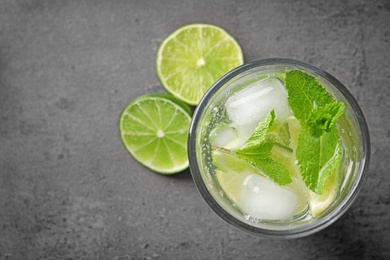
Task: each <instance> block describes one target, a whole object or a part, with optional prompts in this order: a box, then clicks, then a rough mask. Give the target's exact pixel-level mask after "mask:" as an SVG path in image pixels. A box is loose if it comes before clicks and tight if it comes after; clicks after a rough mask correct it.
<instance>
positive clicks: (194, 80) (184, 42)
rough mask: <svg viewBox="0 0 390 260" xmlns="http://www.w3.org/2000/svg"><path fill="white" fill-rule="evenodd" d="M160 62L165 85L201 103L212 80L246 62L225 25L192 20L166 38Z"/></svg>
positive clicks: (162, 80) (161, 50) (174, 91)
mask: <svg viewBox="0 0 390 260" xmlns="http://www.w3.org/2000/svg"><path fill="white" fill-rule="evenodd" d="M156 63H157V64H156V65H157V75H158V77H159V78H160V81H161V83H162V85H163V86H164V88H165V89H166V90H167V91H168V92H169V93H171V94H173V95H174V96H176V97H178V98H179V99H181V100H182V101H184V102H186V103H188V104H190V105H197V104H198V103H199V101H200V99H201V97H202V96H203V94H204V93H205V92H206V91H207V90H208V89H209V88H210V87H211V85H212V84H214V83H215V82H216V81H217V80H218V79H219V78H221V77H222V76H223V75H224V74H226V73H227V72H228V71H230V70H232V69H234V68H236V67H238V66H239V65H241V64H243V55H242V51H241V48H240V46H239V45H238V43H237V42H236V40H235V39H234V38H233V37H232V36H230V35H229V34H228V33H227V32H226V31H224V30H223V29H221V28H219V27H216V26H213V25H208V24H191V25H187V26H184V27H181V28H179V29H178V30H176V31H175V32H173V33H172V34H171V35H169V36H168V37H167V38H166V39H165V40H164V41H163V42H162V44H161V46H160V48H159V50H158V53H157V61H156Z"/></svg>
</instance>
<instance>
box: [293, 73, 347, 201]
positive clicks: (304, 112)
mask: <svg viewBox="0 0 390 260" xmlns="http://www.w3.org/2000/svg"><path fill="white" fill-rule="evenodd" d="M285 83H286V89H287V92H288V102H289V105H290V107H291V109H292V110H293V112H294V115H295V117H296V118H297V119H298V120H299V122H300V124H301V126H302V130H301V133H300V135H299V137H298V144H297V147H296V158H297V160H298V165H299V170H300V173H301V175H302V179H303V180H304V182H305V184H306V186H307V187H308V188H309V189H311V190H312V191H314V192H315V193H317V194H322V189H323V187H324V185H325V184H326V183H327V181H328V180H329V177H330V176H331V174H332V173H333V172H334V170H335V169H336V167H337V166H338V165H339V164H340V162H341V158H342V149H341V145H340V144H339V139H340V138H339V134H338V130H337V127H336V121H337V119H338V118H339V117H340V116H341V115H342V114H343V112H344V108H345V105H344V104H343V103H341V102H336V101H335V100H334V99H333V97H332V96H331V95H330V94H329V93H328V92H327V90H326V89H325V88H324V87H323V86H321V84H319V83H318V81H317V80H316V78H315V77H313V76H311V75H309V74H307V73H305V72H303V71H300V70H293V71H290V72H287V73H286V79H285Z"/></svg>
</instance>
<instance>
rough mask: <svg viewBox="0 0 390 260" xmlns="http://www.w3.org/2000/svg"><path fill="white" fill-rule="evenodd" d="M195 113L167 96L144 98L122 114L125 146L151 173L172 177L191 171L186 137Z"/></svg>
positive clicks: (121, 123)
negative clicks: (171, 175)
mask: <svg viewBox="0 0 390 260" xmlns="http://www.w3.org/2000/svg"><path fill="white" fill-rule="evenodd" d="M191 114H192V111H191V109H190V107H189V106H188V105H187V104H185V103H183V102H181V101H180V100H178V99H177V98H175V97H173V96H171V95H167V94H149V95H144V96H141V97H139V98H137V99H135V100H134V101H132V102H131V103H130V104H128V105H127V107H126V108H125V109H124V110H123V112H122V114H121V116H120V120H119V132H120V136H121V139H122V142H123V144H124V146H125V147H126V149H127V150H128V151H129V153H130V154H131V155H132V156H133V157H134V159H136V160H137V161H138V162H140V163H141V164H143V165H144V166H146V167H148V168H149V169H151V170H153V171H155V172H158V173H162V174H173V173H177V172H180V171H183V170H184V169H186V168H187V167H188V157H187V136H188V129H189V126H190V121H191Z"/></svg>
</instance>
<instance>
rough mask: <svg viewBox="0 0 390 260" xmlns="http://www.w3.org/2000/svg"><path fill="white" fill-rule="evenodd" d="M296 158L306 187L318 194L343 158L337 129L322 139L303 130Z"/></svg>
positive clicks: (325, 134) (324, 135)
mask: <svg viewBox="0 0 390 260" xmlns="http://www.w3.org/2000/svg"><path fill="white" fill-rule="evenodd" d="M296 157H297V159H298V162H299V170H300V172H301V175H302V179H303V181H304V182H305V183H306V186H307V187H308V188H309V189H311V190H312V191H314V192H315V193H317V194H322V189H323V187H324V186H325V184H326V183H327V181H328V180H329V177H330V176H331V174H332V173H333V172H334V171H335V170H336V167H337V166H338V165H339V163H340V161H341V158H342V151H341V147H340V144H339V135H338V132H337V128H335V127H334V128H332V131H330V132H326V133H324V134H323V135H321V136H320V137H313V136H312V135H311V134H310V132H308V129H307V128H302V132H301V134H300V135H299V138H298V147H297V151H296Z"/></svg>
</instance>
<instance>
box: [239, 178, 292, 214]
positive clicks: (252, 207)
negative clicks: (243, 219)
mask: <svg viewBox="0 0 390 260" xmlns="http://www.w3.org/2000/svg"><path fill="white" fill-rule="evenodd" d="M241 200H242V211H243V212H244V213H245V214H247V215H249V216H251V217H253V218H257V219H261V220H289V219H292V218H293V216H294V213H295V210H296V208H297V206H298V195H297V194H296V193H295V192H293V191H291V190H288V189H286V188H283V187H282V186H279V185H277V184H275V183H274V182H272V181H271V180H269V179H267V178H265V177H262V176H260V175H258V174H250V175H248V176H247V177H246V178H245V180H244V182H243V186H242V190H241Z"/></svg>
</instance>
